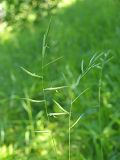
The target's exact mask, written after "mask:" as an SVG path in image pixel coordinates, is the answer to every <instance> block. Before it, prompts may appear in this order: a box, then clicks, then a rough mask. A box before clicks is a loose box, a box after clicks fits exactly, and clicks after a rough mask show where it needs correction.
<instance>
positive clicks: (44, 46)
mask: <svg viewBox="0 0 120 160" xmlns="http://www.w3.org/2000/svg"><path fill="white" fill-rule="evenodd" d="M47 34H48V31H47V33H46V35H44V38H43V48H42V91H43V97H44V100H45V112H46V116H47V120H48V125H49V123H50V118H49V114H48V109H47V101H46V94H45V88H44V67H43V66H44V55H45V51H46V46H47V45H46V38H47ZM51 141H52V144H51V145H52V146H53V148H54V151H55V155H56V159H57V160H58V157H57V147H56V144H55V140H54V138H53V134H52V132H51Z"/></svg>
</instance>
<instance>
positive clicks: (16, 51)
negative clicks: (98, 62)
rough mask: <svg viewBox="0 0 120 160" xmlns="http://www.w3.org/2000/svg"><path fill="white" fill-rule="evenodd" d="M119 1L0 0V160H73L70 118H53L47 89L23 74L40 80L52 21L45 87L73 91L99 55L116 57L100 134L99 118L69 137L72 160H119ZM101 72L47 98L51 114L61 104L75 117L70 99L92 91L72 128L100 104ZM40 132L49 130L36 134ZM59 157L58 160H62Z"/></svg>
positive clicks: (107, 70)
mask: <svg viewBox="0 0 120 160" xmlns="http://www.w3.org/2000/svg"><path fill="white" fill-rule="evenodd" d="M119 10H120V1H119V0H96V1H94V0H1V1H0V73H1V74H0V159H1V160H48V159H49V160H56V159H57V158H58V160H67V159H68V117H67V116H64V115H62V116H59V117H58V118H54V117H50V122H49V123H48V121H47V117H46V114H45V108H44V105H43V104H42V103H33V102H31V103H30V102H29V101H28V100H22V99H21V98H24V97H30V98H32V99H38V100H39V99H43V94H42V82H41V80H40V79H38V78H35V77H31V76H29V75H28V74H26V73H25V72H23V70H21V68H20V67H24V68H26V69H28V70H29V71H31V72H32V73H36V74H39V75H41V74H42V73H41V66H42V41H43V36H44V33H45V32H46V30H47V27H48V24H49V21H50V18H51V16H52V21H51V25H50V31H49V35H48V37H47V45H48V47H47V49H46V54H45V60H44V64H48V63H50V62H51V61H54V60H55V59H57V58H60V57H62V58H60V60H59V61H56V62H55V63H52V64H51V65H49V66H47V67H46V68H45V69H44V77H45V79H44V85H45V87H46V88H48V87H56V86H68V85H71V84H74V83H75V82H76V79H77V77H78V76H79V74H80V73H81V61H82V59H84V66H85V67H86V66H87V64H88V62H89V60H90V59H91V57H92V56H93V55H94V54H95V53H97V54H100V53H101V52H104V53H108V52H109V53H110V56H111V57H113V58H112V59H111V61H109V62H108V63H107V64H106V65H105V67H104V69H103V77H102V87H101V107H102V112H101V113H102V114H101V123H102V124H101V135H100V132H99V130H100V126H99V120H98V114H99V113H98V112H95V113H93V114H90V115H88V116H85V117H84V118H83V119H81V120H80V121H79V123H77V125H76V126H75V127H74V129H73V130H72V131H71V160H102V159H101V145H100V141H102V152H103V159H104V160H120V107H119V104H120V92H119V86H120V78H119V75H120V59H119V57H120V11H119ZM99 77H100V70H99V69H96V68H95V69H93V70H91V71H90V72H89V73H88V74H87V75H86V76H85V77H84V78H83V79H82V80H81V81H80V84H79V85H78V86H77V87H76V88H75V89H74V90H70V89H68V88H65V89H62V90H59V91H52V92H47V93H46V100H47V107H48V111H49V113H50V112H59V110H58V108H57V106H56V105H55V103H54V102H53V99H55V100H56V101H57V102H59V103H60V104H61V105H62V106H63V107H64V108H65V109H66V110H69V106H70V101H71V97H72V98H75V97H77V96H78V95H79V94H80V93H81V92H82V91H83V90H84V89H86V88H89V90H88V91H87V92H86V93H85V94H84V95H82V96H81V97H80V98H79V100H77V101H76V102H75V103H74V107H73V116H72V119H71V121H72V123H73V122H74V121H75V120H76V119H77V118H78V117H79V115H81V114H83V113H85V112H86V111H89V110H90V109H94V107H95V106H97V105H98V90H99ZM34 130H38V131H40V130H51V131H52V133H53V136H54V143H55V146H56V147H54V146H53V144H52V143H51V136H50V133H35V132H34ZM56 155H57V158H56Z"/></svg>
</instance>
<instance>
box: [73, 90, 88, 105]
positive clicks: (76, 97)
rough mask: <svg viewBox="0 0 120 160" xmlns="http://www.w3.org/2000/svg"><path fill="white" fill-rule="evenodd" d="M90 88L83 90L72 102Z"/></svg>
mask: <svg viewBox="0 0 120 160" xmlns="http://www.w3.org/2000/svg"><path fill="white" fill-rule="evenodd" d="M88 89H89V88H87V89H85V90H84V91H83V92H81V93H80V94H79V95H78V96H77V97H76V98H75V99H74V100H73V101H72V104H73V103H74V102H75V101H76V100H77V99H78V98H79V97H80V96H81V95H82V94H84V93H85V92H86V91H87V90H88Z"/></svg>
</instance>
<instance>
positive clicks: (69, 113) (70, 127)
mask: <svg viewBox="0 0 120 160" xmlns="http://www.w3.org/2000/svg"><path fill="white" fill-rule="evenodd" d="M71 110H72V101H71V105H70V111H69V160H71V114H72V113H71Z"/></svg>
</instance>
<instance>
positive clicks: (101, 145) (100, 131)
mask: <svg viewBox="0 0 120 160" xmlns="http://www.w3.org/2000/svg"><path fill="white" fill-rule="evenodd" d="M103 67H104V64H102V68H101V71H100V79H99V89H98V105H99V114H98V119H99V129H100V130H99V134H100V156H101V160H103V159H104V158H103V144H102V108H101V86H102V74H103Z"/></svg>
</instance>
